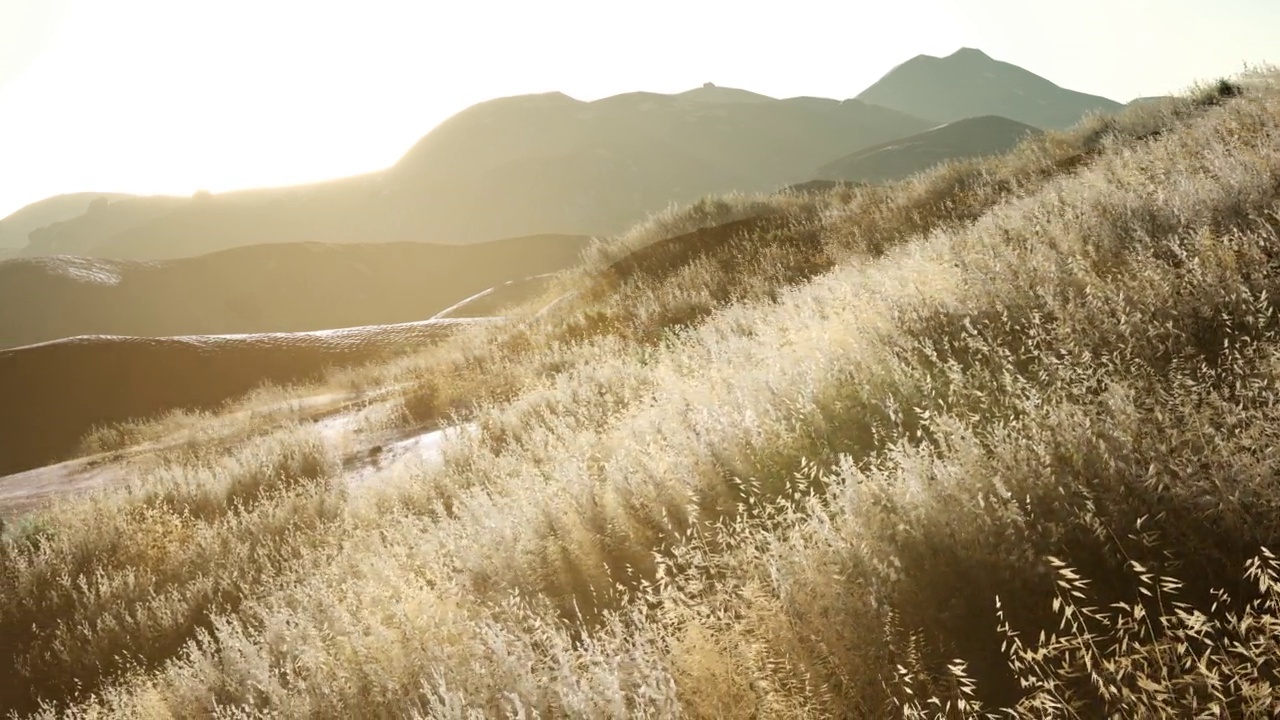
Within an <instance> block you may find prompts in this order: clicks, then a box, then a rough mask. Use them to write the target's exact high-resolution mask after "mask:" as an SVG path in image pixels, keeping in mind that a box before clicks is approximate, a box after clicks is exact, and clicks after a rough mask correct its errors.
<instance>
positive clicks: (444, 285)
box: [0, 235, 589, 348]
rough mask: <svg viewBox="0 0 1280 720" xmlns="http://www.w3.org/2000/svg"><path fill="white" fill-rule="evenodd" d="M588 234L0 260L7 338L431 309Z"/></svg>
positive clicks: (149, 332)
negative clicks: (151, 256)
mask: <svg viewBox="0 0 1280 720" xmlns="http://www.w3.org/2000/svg"><path fill="white" fill-rule="evenodd" d="M588 241H589V238H586V237H581V236H569V235H540V236H533V237H519V238H508V239H505V240H497V241H493V242H487V243H478V244H474V245H465V246H464V245H429V244H425V243H386V244H378V245H371V244H349V245H333V244H321V243H294V244H270V245H254V246H249V247H241V248H234V249H231V250H224V251H220V252H216V253H211V254H208V255H201V256H198V257H193V258H182V259H176V260H166V261H152V262H142V261H128V260H106V259H97V258H77V257H62V256H59V257H35V258H16V259H10V260H3V261H0V348H5V347H15V346H18V345H28V344H32V343H38V342H44V341H48V340H57V339H60V338H67V337H72V336H76V335H130V336H139V337H162V336H169V335H209V334H226V333H265V332H298V331H306V330H323V329H327V328H335V327H353V326H362V325H384V324H390V323H402V322H410V321H414V320H424V319H426V318H429V317H431V316H432V315H434V314H436V313H437V312H439V311H441V310H443V309H444V308H446V307H448V306H450V305H452V304H453V303H456V302H458V301H459V300H462V299H463V298H466V297H468V296H470V295H473V294H475V293H478V292H480V291H482V290H485V289H487V288H490V287H493V286H495V285H499V284H501V283H505V282H507V281H511V280H519V279H522V278H525V277H527V276H530V275H540V274H544V273H551V272H556V271H559V270H562V269H565V268H567V267H569V266H571V265H573V264H575V263H576V262H577V261H578V259H579V256H580V254H581V253H582V251H583V250H584V249H585V248H586V247H587V244H588Z"/></svg>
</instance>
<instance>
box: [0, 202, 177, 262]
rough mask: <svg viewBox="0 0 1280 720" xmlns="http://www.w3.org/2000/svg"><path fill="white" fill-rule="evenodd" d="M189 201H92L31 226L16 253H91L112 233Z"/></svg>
mask: <svg viewBox="0 0 1280 720" xmlns="http://www.w3.org/2000/svg"><path fill="white" fill-rule="evenodd" d="M188 202H189V199H188V198H182V197H170V196H163V195H162V196H153V197H134V196H124V197H122V198H120V199H117V200H115V201H107V202H101V201H99V202H95V203H94V204H92V205H91V206H90V207H88V209H87V210H85V212H83V213H81V214H79V215H75V216H73V217H69V218H67V219H65V220H61V221H58V222H53V223H50V224H47V225H44V226H42V227H40V228H37V229H35V230H32V231H31V233H30V234H29V235H28V238H27V241H26V245H25V246H24V247H22V248H21V249H20V250H19V254H20V255H24V256H31V255H91V254H92V253H93V249H94V248H95V247H97V246H98V245H100V244H102V243H104V242H106V241H107V239H108V238H110V237H112V236H113V235H114V234H116V233H119V232H122V231H125V230H128V229H130V228H133V227H136V226H138V225H140V224H142V223H146V222H148V221H150V220H153V219H155V218H158V217H162V216H164V215H165V214H166V213H169V212H172V211H173V210H175V209H177V208H180V207H182V206H183V205H185V204H187V203H188ZM28 207H30V206H28Z"/></svg>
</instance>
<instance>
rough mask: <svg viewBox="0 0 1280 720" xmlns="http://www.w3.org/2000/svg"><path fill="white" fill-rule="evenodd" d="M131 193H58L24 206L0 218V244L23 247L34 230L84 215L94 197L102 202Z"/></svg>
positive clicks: (117, 198)
mask: <svg viewBox="0 0 1280 720" xmlns="http://www.w3.org/2000/svg"><path fill="white" fill-rule="evenodd" d="M126 197H130V196H129V195H125V194H122V193H92V192H87V193H72V194H69V195H55V196H53V197H51V198H45V199H44V200H40V201H38V202H33V203H31V204H30V205H27V206H25V207H22V208H20V209H18V210H17V211H15V212H13V213H12V214H10V215H9V216H8V217H5V218H4V219H3V220H0V248H21V247H23V246H25V245H26V244H27V235H29V234H30V233H31V231H32V230H36V229H39V228H42V227H44V226H46V225H52V224H54V223H57V222H62V221H64V220H70V219H71V218H74V217H77V216H79V215H83V214H84V213H85V212H86V211H87V210H89V206H90V205H91V204H93V202H94V201H95V200H99V199H100V198H101V200H100V202H99V206H100V205H101V204H102V203H106V202H111V201H113V200H119V199H122V198H126Z"/></svg>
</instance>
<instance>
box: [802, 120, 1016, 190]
mask: <svg viewBox="0 0 1280 720" xmlns="http://www.w3.org/2000/svg"><path fill="white" fill-rule="evenodd" d="M1039 132H1040V130H1039V129H1037V128H1033V127H1031V126H1030V125H1025V124H1023V123H1020V122H1017V121H1016V120H1010V119H1008V118H1002V117H996V116H994V115H984V116H982V117H974V118H965V119H964V120H956V121H955V122H950V123H947V124H946V125H941V126H939V127H936V128H933V129H931V130H926V131H925V132H922V133H917V134H915V135H911V136H908V137H905V138H899V139H897V140H890V141H889V142H887V143H881V144H879V145H873V146H871V147H869V148H864V149H862V150H859V151H857V152H855V153H853V154H851V155H846V156H845V157H842V158H840V159H839V160H836V161H834V162H830V163H827V164H826V165H823V166H822V167H820V168H818V171H817V173H815V176H816V177H817V178H818V179H820V180H855V181H861V182H883V181H885V180H901V179H903V178H905V177H907V176H909V175H914V174H915V173H918V172H920V171H922V170H927V169H929V168H931V167H933V166H934V165H937V164H938V163H941V162H945V161H947V160H958V159H962V158H975V157H982V156H984V155H999V154H1001V153H1005V152H1008V151H1010V150H1012V149H1013V148H1014V146H1016V145H1017V144H1018V143H1019V142H1021V141H1022V140H1024V139H1026V137H1027V136H1028V135H1034V134H1037V133H1039Z"/></svg>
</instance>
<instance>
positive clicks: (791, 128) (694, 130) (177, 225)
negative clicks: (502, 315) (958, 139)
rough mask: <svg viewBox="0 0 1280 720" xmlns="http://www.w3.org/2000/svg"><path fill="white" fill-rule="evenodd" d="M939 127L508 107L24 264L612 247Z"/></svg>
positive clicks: (876, 116) (69, 229)
mask: <svg viewBox="0 0 1280 720" xmlns="http://www.w3.org/2000/svg"><path fill="white" fill-rule="evenodd" d="M935 124H936V122H934V121H933V120H927V119H921V118H916V117H912V116H909V115H905V114H903V113H900V112H897V111H895V110H890V109H887V108H882V107H877V106H874V105H868V104H867V103H863V102H861V101H857V100H848V101H844V102H839V101H835V100H824V99H818V98H791V99H787V100H777V99H773V98H768V97H765V96H763V95H755V94H753V93H748V92H746V91H741V90H735V89H732V88H699V89H696V90H693V91H690V92H688V93H681V94H677V95H661V94H657V93H628V94H624V95H618V96H614V97H609V98H604V99H602V100H598V101H595V102H582V101H578V100H575V99H573V98H570V97H568V96H566V95H563V94H560V93H548V94H542V95H526V96H518V97H509V98H501V99H498V100H492V101H488V102H484V103H480V104H478V105H475V106H473V107H470V108H468V109H466V110H464V111H462V112H460V113H458V114H457V115H455V116H453V117H452V118H450V119H448V120H446V121H445V122H443V123H442V124H441V125H440V126H439V127H437V128H436V129H434V130H433V131H432V132H431V133H429V134H428V135H427V136H426V137H424V138H423V139H422V140H421V141H420V142H418V143H417V144H416V145H415V146H414V147H412V148H411V149H410V150H409V151H408V152H407V153H406V154H405V156H404V157H403V158H402V159H401V160H400V162H398V163H397V164H396V165H395V166H393V167H391V168H389V169H387V170H384V171H380V172H375V173H370V174H366V175H362V176H358V177H352V178H345V179H342V180H335V181H330V182H325V183H317V184H313V185H307V186H299V187H290V188H272V189H263V190H247V191H237V192H233V193H223V194H218V195H213V196H207V197H198V198H178V199H172V198H167V199H163V200H160V199H151V198H139V199H137V200H134V201H126V202H118V203H112V204H110V205H108V206H107V207H105V208H103V213H101V214H99V215H95V216H93V217H89V216H85V217H80V218H77V219H75V220H72V221H70V222H66V223H61V224H59V225H55V226H53V227H50V228H46V229H45V230H43V231H41V232H40V233H37V235H36V237H34V238H33V239H32V245H31V246H30V247H29V248H28V249H27V250H26V251H24V254H26V255H42V254H51V253H60V254H76V255H85V256H96V257H110V258H120V259H159V258H174V257H186V256H191V255H198V254H203V253H208V252H213V251H217V250H221V249H226V248H230V247H235V246H241V245H252V244H261V243H278V242H310V241H316V242H332V243H347V242H397V241H417V242H434V243H470V242H478V241H485V240H492V239H495V238H502V237H512V236H518V235H529V234H537V233H567V234H592V235H599V234H609V233H616V232H621V231H623V230H625V229H626V228H627V227H629V226H631V225H632V224H634V223H635V222H638V221H639V220H641V219H643V218H644V217H645V216H646V215H647V214H648V213H650V212H653V211H656V210H660V209H662V208H664V207H666V206H668V205H669V204H671V203H673V202H674V203H687V202H692V201H694V200H697V199H698V198H700V197H703V196H705V195H708V194H715V193H724V192H729V191H756V190H770V189H773V188H776V187H779V186H781V185H784V184H787V183H792V182H801V181H805V180H809V179H812V178H811V174H812V171H813V168H815V167H817V166H818V165H820V164H822V163H825V162H829V161H830V160H831V159H832V158H836V157H841V156H843V155H846V154H848V153H850V152H853V151H855V150H857V149H859V148H862V147H865V146H868V145H873V144H876V143H880V142H884V141H886V140H890V139H892V138H896V137H901V136H903V135H909V134H911V133H914V132H919V131H922V130H925V129H928V128H929V127H931V126H933V125H935Z"/></svg>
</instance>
